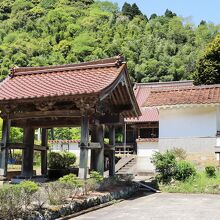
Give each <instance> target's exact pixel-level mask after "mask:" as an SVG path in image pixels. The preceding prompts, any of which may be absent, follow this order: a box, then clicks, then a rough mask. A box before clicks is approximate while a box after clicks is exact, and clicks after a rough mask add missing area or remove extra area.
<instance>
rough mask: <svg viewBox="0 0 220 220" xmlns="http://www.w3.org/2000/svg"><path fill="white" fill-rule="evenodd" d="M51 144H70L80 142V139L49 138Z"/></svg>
mask: <svg viewBox="0 0 220 220" xmlns="http://www.w3.org/2000/svg"><path fill="white" fill-rule="evenodd" d="M48 142H49V143H50V144H69V143H79V142H80V140H49V141H48Z"/></svg>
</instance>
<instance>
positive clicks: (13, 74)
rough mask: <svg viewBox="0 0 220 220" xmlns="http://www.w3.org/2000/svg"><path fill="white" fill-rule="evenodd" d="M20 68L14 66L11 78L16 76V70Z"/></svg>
mask: <svg viewBox="0 0 220 220" xmlns="http://www.w3.org/2000/svg"><path fill="white" fill-rule="evenodd" d="M18 68H19V67H18V66H14V67H12V68H11V70H10V74H9V76H10V77H11V78H13V77H14V76H15V72H16V69H18Z"/></svg>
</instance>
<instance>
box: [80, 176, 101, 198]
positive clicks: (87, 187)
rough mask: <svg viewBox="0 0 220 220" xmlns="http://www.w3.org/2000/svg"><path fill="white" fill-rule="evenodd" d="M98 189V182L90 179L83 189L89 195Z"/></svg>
mask: <svg viewBox="0 0 220 220" xmlns="http://www.w3.org/2000/svg"><path fill="white" fill-rule="evenodd" d="M98 188H99V185H98V184H97V180H96V179H94V178H90V179H88V180H86V181H85V183H84V188H83V190H84V194H85V195H88V193H89V192H93V191H95V190H96V189H98Z"/></svg>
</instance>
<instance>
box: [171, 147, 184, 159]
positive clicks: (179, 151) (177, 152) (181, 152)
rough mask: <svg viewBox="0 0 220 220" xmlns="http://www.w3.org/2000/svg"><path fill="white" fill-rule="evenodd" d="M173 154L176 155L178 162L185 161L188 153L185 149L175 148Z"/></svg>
mask: <svg viewBox="0 0 220 220" xmlns="http://www.w3.org/2000/svg"><path fill="white" fill-rule="evenodd" d="M171 152H172V153H173V154H174V155H175V157H176V159H178V160H185V159H186V157H187V153H186V151H185V150H184V149H183V148H176V147H175V148H173V149H172V150H171Z"/></svg>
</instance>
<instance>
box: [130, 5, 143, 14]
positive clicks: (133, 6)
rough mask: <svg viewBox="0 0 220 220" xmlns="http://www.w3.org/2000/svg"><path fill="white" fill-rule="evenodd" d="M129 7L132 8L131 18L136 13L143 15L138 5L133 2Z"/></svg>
mask: <svg viewBox="0 0 220 220" xmlns="http://www.w3.org/2000/svg"><path fill="white" fill-rule="evenodd" d="M131 9H132V15H133V18H134V17H135V16H137V15H143V14H142V12H141V10H140V9H139V8H138V6H137V5H136V4H135V3H134V4H133V5H132V6H131Z"/></svg>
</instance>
